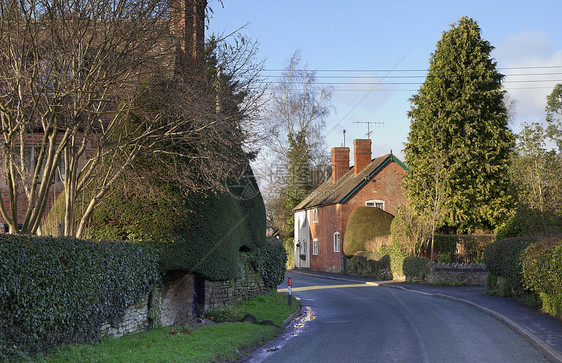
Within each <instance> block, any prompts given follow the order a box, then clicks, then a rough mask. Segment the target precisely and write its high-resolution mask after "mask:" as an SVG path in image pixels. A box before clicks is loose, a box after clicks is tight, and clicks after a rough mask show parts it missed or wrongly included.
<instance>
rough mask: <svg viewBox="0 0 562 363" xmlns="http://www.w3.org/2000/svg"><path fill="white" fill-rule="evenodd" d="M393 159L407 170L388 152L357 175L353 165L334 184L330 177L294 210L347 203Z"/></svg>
mask: <svg viewBox="0 0 562 363" xmlns="http://www.w3.org/2000/svg"><path fill="white" fill-rule="evenodd" d="M393 161H394V162H396V163H398V165H400V166H401V167H402V168H404V170H407V168H406V166H404V164H403V163H402V162H401V161H400V160H399V159H398V158H397V157H395V156H394V155H392V154H386V155H383V156H379V157H378V158H374V159H373V160H371V162H370V163H369V164H368V165H367V166H365V168H363V170H361V172H360V173H359V174H357V175H355V171H354V170H353V166H352V167H350V168H349V171H348V172H347V173H345V174H344V175H343V176H342V177H340V178H339V179H338V181H337V182H336V183H334V184H332V178H331V177H330V178H329V179H328V180H326V181H325V182H324V183H323V184H322V185H320V186H319V187H318V188H317V189H316V190H314V191H313V192H312V193H310V195H309V196H308V197H306V198H305V199H304V200H303V201H302V202H300V203H299V204H298V205H297V206H296V207H295V208H294V209H293V211H298V210H302V209H310V208H315V207H321V206H325V205H330V204H336V203H345V202H346V201H347V200H348V199H349V198H351V197H352V196H353V195H354V194H355V193H356V192H357V191H358V190H359V189H361V187H363V185H365V184H366V183H367V182H368V181H369V180H371V179H372V178H373V176H374V175H375V174H377V173H378V172H379V171H380V170H381V169H382V168H384V167H385V166H386V165H387V164H389V163H391V162H393Z"/></svg>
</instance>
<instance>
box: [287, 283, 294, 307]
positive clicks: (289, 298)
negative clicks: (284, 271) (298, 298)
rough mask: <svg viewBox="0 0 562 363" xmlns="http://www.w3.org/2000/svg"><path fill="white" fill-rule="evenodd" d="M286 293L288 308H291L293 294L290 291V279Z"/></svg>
mask: <svg viewBox="0 0 562 363" xmlns="http://www.w3.org/2000/svg"><path fill="white" fill-rule="evenodd" d="M287 292H288V294H287V298H288V301H289V306H291V305H292V304H293V299H292V296H293V292H292V291H291V278H289V279H288V283H287Z"/></svg>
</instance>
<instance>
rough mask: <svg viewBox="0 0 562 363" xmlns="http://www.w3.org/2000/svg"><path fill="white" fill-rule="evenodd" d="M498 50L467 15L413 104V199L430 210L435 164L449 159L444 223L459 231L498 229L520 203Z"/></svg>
mask: <svg viewBox="0 0 562 363" xmlns="http://www.w3.org/2000/svg"><path fill="white" fill-rule="evenodd" d="M492 49H493V47H492V46H491V45H490V43H489V42H488V41H486V40H484V39H482V38H481V35H480V28H479V27H478V25H477V23H476V22H475V21H474V20H473V19H470V18H466V17H462V18H461V19H460V20H459V22H458V24H453V25H452V26H451V29H449V31H447V32H443V35H442V37H441V39H440V40H439V42H437V46H436V50H435V52H434V53H433V54H432V55H431V57H430V65H429V72H428V74H427V78H426V80H425V82H424V83H423V85H422V86H421V88H420V89H419V91H418V93H417V94H415V95H414V96H413V97H412V98H411V100H410V102H411V109H410V111H409V113H408V116H409V117H410V119H411V125H410V133H409V135H408V141H407V143H406V145H405V154H406V162H407V165H408V167H409V168H410V172H409V173H408V174H407V176H406V180H405V186H406V188H407V190H408V194H409V200H410V202H411V203H412V204H413V206H414V207H415V208H416V209H417V210H418V211H419V212H422V213H430V212H429V207H430V206H431V193H432V191H433V190H435V185H433V183H434V180H435V175H433V174H434V173H435V170H434V169H435V168H433V167H432V165H433V160H443V170H442V171H440V172H442V175H441V176H440V178H441V183H443V185H442V187H443V198H442V203H443V205H442V208H443V211H444V212H445V213H443V217H442V220H441V221H440V223H439V225H440V226H442V227H443V226H444V227H448V229H449V230H454V231H457V232H463V231H473V230H475V229H492V228H494V227H495V226H497V225H498V224H500V223H501V222H502V221H503V220H504V219H505V218H506V215H507V213H508V210H509V209H510V206H511V205H512V196H511V194H510V193H509V190H510V188H509V178H508V173H507V169H508V164H509V163H508V160H509V156H510V153H511V151H512V149H513V147H514V136H513V134H512V132H511V131H510V130H509V128H508V118H507V109H506V106H505V103H504V91H503V90H502V80H503V78H504V76H503V75H502V74H500V73H499V72H498V71H497V69H496V62H495V61H494V60H493V59H492V58H491V57H490V53H491V51H492Z"/></svg>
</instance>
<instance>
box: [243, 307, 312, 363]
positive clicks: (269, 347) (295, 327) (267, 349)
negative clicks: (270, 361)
mask: <svg viewBox="0 0 562 363" xmlns="http://www.w3.org/2000/svg"><path fill="white" fill-rule="evenodd" d="M314 319H316V316H315V315H314V314H313V313H312V309H311V308H310V307H309V306H306V305H303V306H302V308H301V314H300V315H299V316H297V317H296V318H295V320H293V321H292V322H291V324H289V325H288V326H287V328H285V331H284V332H283V333H281V335H280V336H279V337H277V338H276V339H274V340H273V341H271V342H269V343H266V344H265V345H264V346H263V347H261V348H260V349H258V350H256V351H254V352H253V353H251V354H250V355H249V356H248V357H246V358H245V359H242V360H240V361H239V362H251V363H257V362H261V361H263V360H264V359H265V358H267V356H268V355H269V354H271V353H274V352H276V351H278V350H280V349H282V348H283V346H284V345H285V344H287V342H288V341H289V339H291V338H293V337H296V336H299V335H301V334H303V333H304V332H305V330H306V325H307V323H308V322H309V321H312V320H314Z"/></svg>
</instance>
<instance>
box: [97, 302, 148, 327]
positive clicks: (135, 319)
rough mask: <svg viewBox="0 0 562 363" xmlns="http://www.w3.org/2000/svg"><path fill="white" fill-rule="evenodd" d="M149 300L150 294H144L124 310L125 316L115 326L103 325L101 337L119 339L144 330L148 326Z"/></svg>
mask: <svg viewBox="0 0 562 363" xmlns="http://www.w3.org/2000/svg"><path fill="white" fill-rule="evenodd" d="M149 299H150V293H148V294H145V295H144V296H143V297H141V298H140V299H139V301H138V302H137V303H136V304H135V305H132V306H129V307H128V308H127V309H126V310H125V316H124V317H123V319H122V320H121V321H120V322H119V324H116V325H115V326H112V325H111V324H110V323H105V324H104V325H102V327H101V334H102V336H107V335H109V336H112V337H115V338H119V337H121V336H123V335H125V334H130V333H134V332H138V331H143V330H146V329H147V328H148V326H149V319H148V314H149V303H148V302H149Z"/></svg>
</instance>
